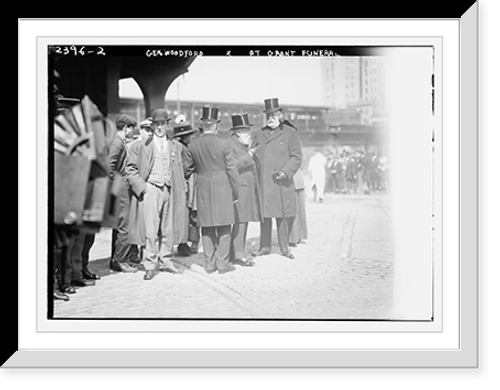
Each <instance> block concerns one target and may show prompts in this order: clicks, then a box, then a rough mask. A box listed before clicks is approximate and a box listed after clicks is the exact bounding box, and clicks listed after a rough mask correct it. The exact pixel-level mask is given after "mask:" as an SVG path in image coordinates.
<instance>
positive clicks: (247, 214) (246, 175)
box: [229, 133, 261, 223]
mask: <svg viewBox="0 0 500 390" xmlns="http://www.w3.org/2000/svg"><path fill="white" fill-rule="evenodd" d="M229 144H230V145H231V147H232V148H233V152H234V157H235V158H236V161H237V166H238V175H239V180H238V202H236V203H235V205H234V217H235V222H236V223H241V222H252V221H253V222H258V221H260V220H261V217H260V215H261V213H260V196H259V184H258V172H257V165H256V164H255V160H254V159H253V157H252V156H250V154H249V153H248V147H247V146H246V145H243V144H242V143H241V142H240V140H239V138H238V136H237V135H236V134H234V133H233V134H232V135H231V136H230V137H229Z"/></svg>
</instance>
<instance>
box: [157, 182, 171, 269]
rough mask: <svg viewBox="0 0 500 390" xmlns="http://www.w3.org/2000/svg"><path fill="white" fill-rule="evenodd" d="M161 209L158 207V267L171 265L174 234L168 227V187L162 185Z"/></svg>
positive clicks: (169, 214) (169, 223)
mask: <svg viewBox="0 0 500 390" xmlns="http://www.w3.org/2000/svg"><path fill="white" fill-rule="evenodd" d="M160 191H161V199H160V202H161V209H160V227H159V231H158V242H159V248H158V250H159V252H158V255H159V261H160V268H169V267H172V261H171V258H172V256H173V254H174V236H173V230H172V229H169V227H171V226H173V223H174V221H173V220H172V215H171V209H170V199H171V197H170V189H169V188H168V187H166V186H164V187H163V188H162V189H161V190H160Z"/></svg>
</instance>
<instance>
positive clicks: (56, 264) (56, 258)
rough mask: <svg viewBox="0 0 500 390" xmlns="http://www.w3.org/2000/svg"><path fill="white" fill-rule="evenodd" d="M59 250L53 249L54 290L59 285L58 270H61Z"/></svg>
mask: <svg viewBox="0 0 500 390" xmlns="http://www.w3.org/2000/svg"><path fill="white" fill-rule="evenodd" d="M61 252H62V250H61V248H54V269H53V272H54V290H58V289H59V286H60V285H61V280H60V269H61Z"/></svg>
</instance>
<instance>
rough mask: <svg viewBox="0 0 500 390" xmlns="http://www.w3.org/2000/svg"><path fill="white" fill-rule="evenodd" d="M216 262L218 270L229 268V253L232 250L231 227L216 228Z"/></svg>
mask: <svg viewBox="0 0 500 390" xmlns="http://www.w3.org/2000/svg"><path fill="white" fill-rule="evenodd" d="M216 235H217V239H216V240H217V241H216V248H215V261H216V265H217V269H219V270H224V269H226V268H228V267H229V251H230V248H231V225H225V226H217V228H216Z"/></svg>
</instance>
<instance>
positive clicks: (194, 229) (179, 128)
mask: <svg viewBox="0 0 500 390" xmlns="http://www.w3.org/2000/svg"><path fill="white" fill-rule="evenodd" d="M175 122H176V124H175V125H174V134H173V136H172V138H173V139H175V140H178V141H179V142H180V143H181V145H182V146H183V147H184V148H186V151H187V148H188V146H189V144H190V143H191V141H192V140H193V139H194V138H195V134H196V132H197V130H196V129H194V128H193V126H192V125H191V123H190V122H188V121H186V118H185V117H184V116H183V115H179V116H178V117H177V118H176V119H175ZM186 155H187V154H186ZM186 187H187V194H186V206H187V208H188V210H189V215H188V229H189V231H188V237H187V241H190V242H191V247H190V246H189V245H188V244H187V241H186V242H182V243H179V245H178V246H177V253H179V254H180V255H181V256H190V255H191V254H194V253H198V246H199V243H200V229H199V226H198V218H197V213H198V212H197V208H196V200H195V196H196V173H193V174H192V175H191V176H190V177H189V179H187V180H186Z"/></svg>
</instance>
